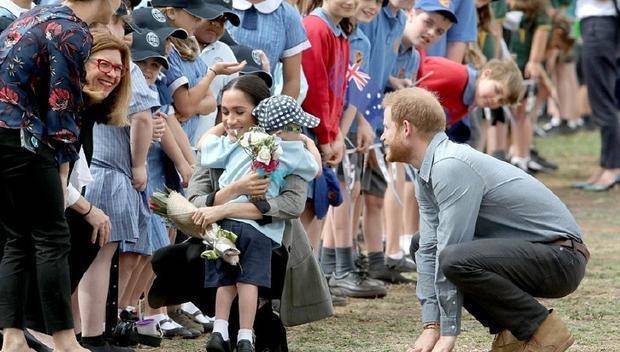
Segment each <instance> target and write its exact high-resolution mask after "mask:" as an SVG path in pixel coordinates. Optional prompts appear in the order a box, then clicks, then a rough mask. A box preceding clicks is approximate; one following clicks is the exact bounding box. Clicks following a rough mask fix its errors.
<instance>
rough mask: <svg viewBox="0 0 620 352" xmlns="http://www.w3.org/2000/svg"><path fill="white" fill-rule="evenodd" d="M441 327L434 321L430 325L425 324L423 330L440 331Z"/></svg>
mask: <svg viewBox="0 0 620 352" xmlns="http://www.w3.org/2000/svg"><path fill="white" fill-rule="evenodd" d="M439 327H440V325H439V323H438V322H436V321H432V322H430V323H425V324H424V325H423V327H422V328H423V329H424V330H427V329H433V330H439Z"/></svg>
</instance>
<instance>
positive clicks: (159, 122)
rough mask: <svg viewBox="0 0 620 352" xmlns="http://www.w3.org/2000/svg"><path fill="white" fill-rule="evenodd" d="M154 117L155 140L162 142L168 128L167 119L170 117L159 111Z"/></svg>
mask: <svg viewBox="0 0 620 352" xmlns="http://www.w3.org/2000/svg"><path fill="white" fill-rule="evenodd" d="M153 117H154V118H153V140H154V141H160V140H161V138H162V137H163V136H164V132H166V127H167V126H168V125H167V123H166V118H167V117H168V116H167V115H166V114H164V113H163V112H161V111H157V112H156V113H154V114H153Z"/></svg>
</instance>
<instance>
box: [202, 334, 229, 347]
mask: <svg viewBox="0 0 620 352" xmlns="http://www.w3.org/2000/svg"><path fill="white" fill-rule="evenodd" d="M207 352H230V341H224V338H223V337H222V334H220V333H219V332H214V333H212V334H211V336H209V339H208V340H207Z"/></svg>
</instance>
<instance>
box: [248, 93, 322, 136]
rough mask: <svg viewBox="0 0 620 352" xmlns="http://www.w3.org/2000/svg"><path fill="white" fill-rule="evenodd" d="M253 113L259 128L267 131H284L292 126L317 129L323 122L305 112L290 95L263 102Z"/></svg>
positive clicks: (271, 98)
mask: <svg viewBox="0 0 620 352" xmlns="http://www.w3.org/2000/svg"><path fill="white" fill-rule="evenodd" d="M252 113H253V115H254V116H256V119H257V120H258V124H259V126H261V127H262V128H264V129H265V130H266V131H274V130H278V129H282V128H283V127H284V126H287V125H290V124H296V125H299V126H302V127H307V128H315V127H316V126H318V125H319V123H320V122H321V120H319V119H318V118H317V117H315V116H312V115H310V114H308V113H307V112H305V111H303V110H302V109H301V106H299V104H297V101H295V99H293V98H291V97H289V96H288V95H276V96H273V97H269V98H267V99H265V100H263V101H261V102H260V103H259V104H258V106H257V107H256V108H254V111H253V112H252Z"/></svg>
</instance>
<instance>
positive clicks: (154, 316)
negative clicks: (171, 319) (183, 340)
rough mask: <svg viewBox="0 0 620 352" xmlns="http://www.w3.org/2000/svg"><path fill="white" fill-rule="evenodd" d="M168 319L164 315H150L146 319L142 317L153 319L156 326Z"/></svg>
mask: <svg viewBox="0 0 620 352" xmlns="http://www.w3.org/2000/svg"><path fill="white" fill-rule="evenodd" d="M167 318H168V317H166V314H155V315H150V316H148V317H144V319H153V320H154V321H155V322H156V323H157V324H159V322H160V321H162V320H165V319H167Z"/></svg>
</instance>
